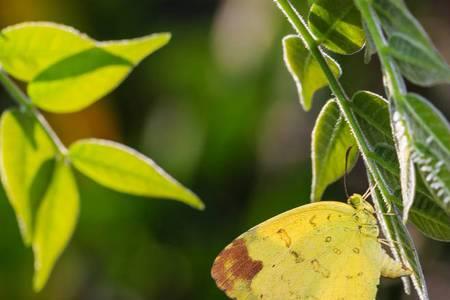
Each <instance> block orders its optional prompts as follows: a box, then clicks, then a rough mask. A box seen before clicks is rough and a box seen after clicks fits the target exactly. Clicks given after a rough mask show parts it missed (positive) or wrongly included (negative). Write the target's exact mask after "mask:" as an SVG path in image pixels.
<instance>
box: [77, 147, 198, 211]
mask: <svg viewBox="0 0 450 300" xmlns="http://www.w3.org/2000/svg"><path fill="white" fill-rule="evenodd" d="M69 157H70V159H71V161H72V163H73V164H74V166H75V168H77V169H78V170H79V171H80V172H81V173H83V174H84V175H86V176H88V177H90V178H91V179H93V180H95V181H96V182H98V183H100V184H102V185H104V186H106V187H109V188H111V189H113V190H116V191H119V192H124V193H129V194H133V195H139V196H149V197H161V198H168V199H173V200H178V201H181V202H184V203H186V204H188V205H190V206H192V207H195V208H198V209H203V207H204V205H203V203H202V202H201V200H200V199H199V198H198V197H197V196H195V195H194V194H193V193H192V192H191V191H189V190H188V189H186V188H184V187H183V186H182V185H181V184H179V183H178V182H177V181H175V180H174V179H173V178H171V177H170V176H169V175H168V174H166V173H165V172H164V171H163V170H162V169H160V168H159V167H158V166H157V165H156V164H155V163H154V162H153V161H151V160H150V159H149V158H147V157H145V156H143V155H142V154H140V153H138V152H136V151H135V150H133V149H131V148H128V147H126V146H124V145H122V144H118V143H114V142H111V141H105V140H97V139H88V140H81V141H78V142H76V143H75V144H73V145H72V146H71V147H70V149H69Z"/></svg>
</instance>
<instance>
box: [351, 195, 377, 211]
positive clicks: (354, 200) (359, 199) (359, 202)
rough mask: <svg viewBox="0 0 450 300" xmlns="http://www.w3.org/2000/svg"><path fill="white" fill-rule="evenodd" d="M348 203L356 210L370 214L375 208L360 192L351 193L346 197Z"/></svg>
mask: <svg viewBox="0 0 450 300" xmlns="http://www.w3.org/2000/svg"><path fill="white" fill-rule="evenodd" d="M347 201H348V204H350V205H351V206H352V207H353V208H354V209H356V210H358V211H365V212H368V213H370V214H374V213H375V210H374V209H373V206H372V205H371V204H370V203H369V202H367V201H366V200H365V199H364V197H363V196H361V195H360V194H353V195H351V196H350V197H349V198H348V200H347Z"/></svg>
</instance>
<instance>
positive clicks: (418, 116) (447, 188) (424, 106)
mask: <svg viewBox="0 0 450 300" xmlns="http://www.w3.org/2000/svg"><path fill="white" fill-rule="evenodd" d="M399 111H400V112H401V114H402V115H403V116H404V118H405V120H406V123H407V125H408V128H409V131H410V132H411V136H412V140H413V146H414V157H413V159H414V162H415V163H416V164H417V166H418V171H419V173H420V174H421V176H422V177H423V179H424V181H425V184H426V185H427V187H428V188H429V190H430V192H431V193H432V194H433V195H434V198H435V199H437V201H438V203H439V204H440V206H441V207H442V208H444V209H445V210H446V211H447V213H450V125H449V123H448V122H447V120H446V119H445V117H444V116H443V115H442V114H441V113H440V112H439V111H438V110H437V109H436V108H434V107H433V106H432V105H431V103H430V102H428V101H427V100H426V99H424V98H422V97H421V96H419V95H416V94H408V95H407V96H406V97H405V99H404V101H402V102H401V104H400V105H399Z"/></svg>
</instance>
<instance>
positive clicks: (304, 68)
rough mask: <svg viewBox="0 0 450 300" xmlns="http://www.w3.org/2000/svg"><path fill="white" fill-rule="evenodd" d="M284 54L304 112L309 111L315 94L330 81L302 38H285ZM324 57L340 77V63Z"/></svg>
mask: <svg viewBox="0 0 450 300" xmlns="http://www.w3.org/2000/svg"><path fill="white" fill-rule="evenodd" d="M283 52H284V62H285V64H286V66H287V68H288V70H289V72H290V73H291V75H292V77H293V78H294V80H295V83H296V85H297V90H298V94H299V98H300V103H301V104H302V106H303V109H304V110H306V111H309V110H310V109H311V104H312V98H313V96H314V94H315V93H316V92H317V90H319V89H321V88H323V87H325V86H326V85H327V84H328V80H327V78H326V76H325V74H324V73H323V71H322V69H321V67H320V65H319V63H318V62H317V61H316V60H315V59H314V58H313V56H312V55H311V52H310V51H309V50H308V49H306V48H305V46H304V44H303V41H302V40H301V38H300V37H298V36H296V35H288V36H286V37H284V39H283ZM324 56H325V58H326V60H327V62H328V65H329V66H330V68H331V70H332V72H333V73H334V75H335V76H340V75H341V73H342V72H341V68H340V67H339V65H338V63H337V62H336V61H334V60H333V59H332V58H331V57H329V56H328V55H326V54H325V53H324Z"/></svg>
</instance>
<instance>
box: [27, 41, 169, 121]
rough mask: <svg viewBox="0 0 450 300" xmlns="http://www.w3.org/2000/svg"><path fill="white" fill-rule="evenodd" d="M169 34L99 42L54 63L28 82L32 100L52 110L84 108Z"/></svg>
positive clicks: (159, 44)
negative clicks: (95, 45) (93, 46)
mask: <svg viewBox="0 0 450 300" xmlns="http://www.w3.org/2000/svg"><path fill="white" fill-rule="evenodd" d="M169 39H170V35H168V34H154V35H150V36H147V37H145V38H139V39H135V40H126V41H119V42H108V43H99V44H97V47H95V48H91V49H88V50H85V51H82V52H80V53H77V54H75V55H72V56H70V57H68V58H66V59H63V60H61V61H59V62H58V63H56V64H54V65H52V66H50V67H49V68H47V69H46V70H44V71H43V72H41V73H39V74H38V75H37V76H36V77H35V78H34V79H33V80H32V81H31V82H30V84H29V85H28V94H29V95H30V97H31V100H32V101H33V102H34V103H35V104H36V105H37V106H39V107H40V108H42V109H45V110H47V111H51V112H59V113H63V112H74V111H78V110H81V109H83V108H85V107H87V106H89V105H91V104H92V103H93V102H95V101H97V100H99V99H100V98H101V97H103V96H105V95H106V94H108V93H109V92H111V91H112V90H114V89H115V88H116V87H117V86H118V85H119V84H120V83H121V82H122V81H123V80H124V79H125V78H126V77H127V76H128V74H129V73H130V71H131V70H132V69H133V68H134V67H135V66H136V65H137V64H138V63H139V62H140V61H141V60H142V59H143V58H144V57H146V56H147V55H150V54H151V53H152V52H154V51H156V50H157V49H159V48H161V47H162V46H164V45H165V44H166V43H167V42H168V41H169Z"/></svg>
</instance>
